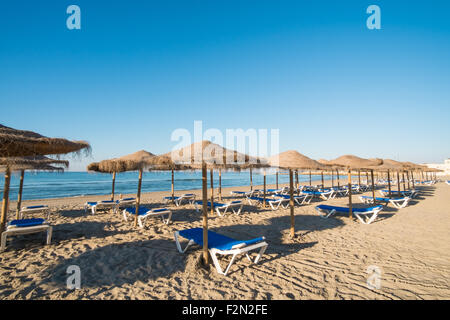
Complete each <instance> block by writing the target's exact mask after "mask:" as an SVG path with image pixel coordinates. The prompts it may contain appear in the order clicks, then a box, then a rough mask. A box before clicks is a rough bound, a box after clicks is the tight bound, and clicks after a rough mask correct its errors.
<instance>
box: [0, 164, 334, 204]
mask: <svg viewBox="0 0 450 320" xmlns="http://www.w3.org/2000/svg"><path fill="white" fill-rule="evenodd" d="M209 178H210V173H209V171H208V188H209V186H210V185H209V184H210V182H209ZM0 179H1V182H0V185H1V187H0V188H1V192H0V196H1V198H3V184H4V174H0ZM312 179H313V180H319V179H321V178H320V175H319V176H316V175H313V176H312ZM324 179H327V180H328V179H329V177H327V176H325V177H324ZM294 181H295V180H294ZM299 181H300V182H305V181H309V175H299ZM19 182H20V175H19V173H13V174H12V177H11V183H10V192H9V197H10V199H11V200H14V199H17V195H18V190H19ZM213 182H214V188H217V187H218V185H219V174H218V172H215V173H214V181H213ZM266 182H267V184H275V183H276V175H275V174H268V175H267V176H266ZM278 182H279V183H280V184H285V183H288V182H289V175H287V174H279V177H278ZM262 184H263V174H262V172H258V171H255V170H254V171H253V185H262ZM174 185H175V192H177V191H183V190H196V189H201V188H202V177H201V171H182V172H175V183H174ZM249 185H250V174H249V172H248V171H241V172H234V171H231V172H228V171H226V172H223V171H222V187H238V186H249ZM111 187H112V175H111V174H104V173H90V172H70V171H69V172H64V173H57V172H25V178H24V185H23V195H22V199H23V200H35V199H49V198H64V197H80V196H87V195H107V194H110V193H111ZM137 187H138V173H137V172H124V173H118V174H116V184H115V193H116V194H133V193H136V192H137ZM170 190H171V172H170V171H162V172H159V171H158V172H154V171H152V172H144V173H143V178H142V192H151V191H170Z"/></svg>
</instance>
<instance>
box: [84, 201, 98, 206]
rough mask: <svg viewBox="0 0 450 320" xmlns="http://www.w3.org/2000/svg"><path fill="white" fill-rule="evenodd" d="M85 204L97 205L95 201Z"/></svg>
mask: <svg viewBox="0 0 450 320" xmlns="http://www.w3.org/2000/svg"><path fill="white" fill-rule="evenodd" d="M86 203H87V204H88V205H90V206H95V205H96V204H97V202H96V201H90V202H86Z"/></svg>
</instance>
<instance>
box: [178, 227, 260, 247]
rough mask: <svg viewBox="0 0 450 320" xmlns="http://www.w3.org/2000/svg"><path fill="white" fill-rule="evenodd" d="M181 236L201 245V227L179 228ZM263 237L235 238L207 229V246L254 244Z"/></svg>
mask: <svg viewBox="0 0 450 320" xmlns="http://www.w3.org/2000/svg"><path fill="white" fill-rule="evenodd" d="M178 233H179V234H180V236H182V237H183V238H186V239H189V240H192V241H194V242H195V243H196V244H198V245H200V246H202V245H203V229H202V228H193V229H187V230H181V231H179V232H178ZM263 240H264V238H263V237H260V238H255V239H250V240H235V239H232V238H229V237H227V236H224V235H221V234H219V233H216V232H214V231H209V230H208V248H209V249H211V248H215V249H219V250H230V249H231V248H232V247H233V246H235V245H237V244H242V243H245V244H246V245H250V244H254V243H258V242H261V241H263Z"/></svg>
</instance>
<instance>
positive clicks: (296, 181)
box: [295, 170, 299, 189]
mask: <svg viewBox="0 0 450 320" xmlns="http://www.w3.org/2000/svg"><path fill="white" fill-rule="evenodd" d="M295 187H296V188H297V189H298V188H299V183H298V170H295Z"/></svg>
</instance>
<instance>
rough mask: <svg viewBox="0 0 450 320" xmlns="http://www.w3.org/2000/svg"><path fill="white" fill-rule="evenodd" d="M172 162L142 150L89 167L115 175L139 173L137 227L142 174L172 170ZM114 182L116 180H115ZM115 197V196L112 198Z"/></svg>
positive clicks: (135, 223)
mask: <svg viewBox="0 0 450 320" xmlns="http://www.w3.org/2000/svg"><path fill="white" fill-rule="evenodd" d="M171 165H172V162H171V160H170V158H168V157H164V156H159V157H158V156H155V155H154V154H153V153H151V152H148V151H145V150H140V151H137V152H134V153H131V154H128V155H125V156H122V157H120V158H114V159H109V160H103V161H100V162H98V163H93V164H91V166H90V167H89V168H90V169H91V170H93V171H97V172H104V173H113V178H115V174H114V173H119V172H126V171H138V172H139V180H138V190H137V194H136V212H135V219H134V226H137V221H138V215H139V204H140V200H141V187H142V174H143V171H144V170H146V169H148V170H170V169H171ZM113 180H114V179H113ZM113 192H114V187H113ZM112 197H113V196H112Z"/></svg>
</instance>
